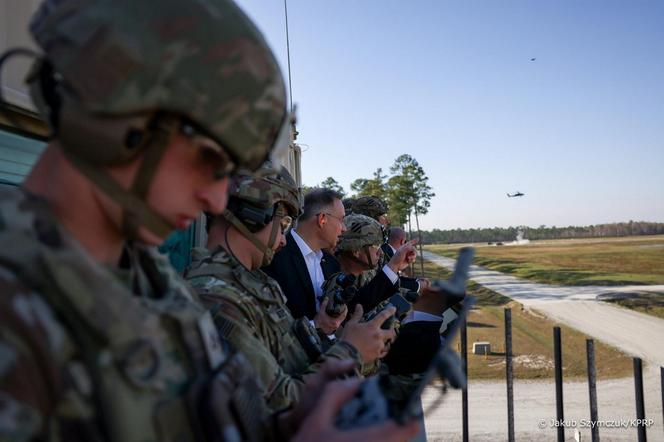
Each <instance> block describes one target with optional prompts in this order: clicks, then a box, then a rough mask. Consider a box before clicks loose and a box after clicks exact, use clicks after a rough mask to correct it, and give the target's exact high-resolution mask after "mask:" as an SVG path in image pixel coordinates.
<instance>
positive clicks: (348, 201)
mask: <svg viewBox="0 0 664 442" xmlns="http://www.w3.org/2000/svg"><path fill="white" fill-rule="evenodd" d="M355 200H356V199H355V198H351V197H348V198H344V199H343V200H342V201H341V202H342V203H343V205H344V210H345V211H346V213H348V214H350V213H352V211H353V204H355Z"/></svg>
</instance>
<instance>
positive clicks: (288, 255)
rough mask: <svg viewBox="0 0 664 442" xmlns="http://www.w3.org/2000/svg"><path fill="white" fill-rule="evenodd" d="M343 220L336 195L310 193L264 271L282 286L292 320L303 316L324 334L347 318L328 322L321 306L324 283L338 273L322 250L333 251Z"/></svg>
mask: <svg viewBox="0 0 664 442" xmlns="http://www.w3.org/2000/svg"><path fill="white" fill-rule="evenodd" d="M344 216H345V210H344V206H343V203H342V202H341V195H340V194H339V193H337V192H335V191H333V190H331V189H324V188H323V189H314V190H312V191H311V192H309V193H308V194H307V195H306V196H305V197H304V211H303V213H302V215H301V216H300V218H299V219H298V221H297V227H296V228H295V229H293V230H291V231H290V232H288V234H287V235H286V245H285V246H284V247H283V248H282V249H281V250H280V251H279V252H277V253H276V254H275V256H274V259H273V260H272V263H271V264H270V265H269V266H267V267H265V268H264V269H263V270H264V271H265V272H266V273H267V274H268V275H270V276H271V277H272V278H274V279H276V280H277V282H278V283H279V285H280V286H281V289H282V290H283V292H284V294H285V295H286V297H287V298H288V301H287V305H288V308H290V310H291V313H292V314H293V317H294V318H301V317H303V316H306V317H308V318H309V319H312V320H313V321H314V323H315V325H316V327H318V328H321V329H323V330H328V329H331V328H332V329H336V327H333V326H334V325H337V326H338V323H340V322H341V321H343V319H344V318H345V316H346V315H345V313H344V314H343V315H342V316H341V317H340V318H341V319H339V318H330V317H329V316H327V315H325V314H324V308H321V305H320V297H321V295H322V285H323V282H325V279H326V277H329V276H330V275H332V274H333V273H336V272H337V271H338V270H339V264H338V263H337V261H336V259H335V258H334V257H333V256H332V255H330V254H329V253H327V252H325V251H324V250H332V249H334V247H335V246H336V244H337V241H338V237H339V235H341V234H342V233H343V232H345V231H346V227H345V226H344V223H343V218H344ZM319 310H320V311H321V313H320V314H318V312H319Z"/></svg>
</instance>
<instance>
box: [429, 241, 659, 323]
mask: <svg viewBox="0 0 664 442" xmlns="http://www.w3.org/2000/svg"><path fill="white" fill-rule="evenodd" d="M474 246H475V264H478V265H481V266H483V267H486V268H489V269H491V270H497V271H499V272H503V273H508V274H512V275H514V276H517V277H519V278H524V279H529V280H532V281H536V282H541V283H545V284H558V285H604V286H619V285H646V284H664V235H656V236H636V237H624V238H603V239H577V240H556V241H534V242H531V243H529V244H525V245H519V246H511V245H505V246H502V247H500V246H488V245H486V244H479V245H478V244H475V245H474ZM460 247H461V245H459V244H450V245H429V246H425V249H426V250H429V251H431V252H434V253H438V254H440V255H443V256H448V257H452V258H453V257H455V256H456V253H457V252H456V251H457V250H458V249H459V248H460ZM628 295H629V296H627V297H626V298H624V299H613V300H609V302H614V303H616V304H619V305H623V306H625V307H628V308H632V309H635V310H638V311H642V312H645V313H648V314H651V315H654V316H658V317H662V318H664V294H640V293H632V294H628Z"/></svg>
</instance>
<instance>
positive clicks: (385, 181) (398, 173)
mask: <svg viewBox="0 0 664 442" xmlns="http://www.w3.org/2000/svg"><path fill="white" fill-rule="evenodd" d="M428 182H429V177H427V175H426V173H425V172H424V168H423V167H422V166H421V165H420V164H419V162H418V161H417V160H416V159H415V158H413V157H412V156H410V155H408V154H403V155H400V156H399V157H397V158H396V159H395V160H394V163H393V164H392V166H391V167H390V170H389V174H387V173H384V172H383V169H382V168H378V169H376V170H375V171H374V173H373V175H372V176H371V177H370V178H358V179H356V180H354V181H353V182H352V183H351V184H350V190H351V191H352V192H353V193H352V194H351V195H349V194H348V192H346V191H345V189H344V188H343V186H341V185H340V184H339V182H338V181H337V180H335V179H334V178H333V177H327V178H326V179H324V180H323V181H322V182H321V183H320V184H318V185H316V186H314V187H327V188H330V189H334V190H336V191H337V192H339V193H340V194H342V195H343V196H344V197H346V196H351V197H353V198H356V197H360V196H376V197H378V198H380V199H382V200H383V201H385V202H386V203H387V205H388V207H389V212H388V214H387V216H388V218H389V219H390V223H391V225H393V226H406V225H407V226H408V227H409V229H408V230H410V226H411V222H412V221H413V219H414V221H415V226H414V227H415V229H417V230H419V219H420V216H421V215H426V214H427V213H428V212H429V207H430V206H431V198H433V197H434V196H436V194H435V193H433V190H432V189H431V186H429V184H428ZM311 188H312V187H308V186H303V191H304V193H305V194H306V193H307V192H308V191H309V190H310V189H311Z"/></svg>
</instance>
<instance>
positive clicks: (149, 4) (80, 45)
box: [28, 0, 290, 169]
mask: <svg viewBox="0 0 664 442" xmlns="http://www.w3.org/2000/svg"><path fill="white" fill-rule="evenodd" d="M30 30H31V32H32V35H33V36H34V38H35V40H36V41H37V43H38V45H39V46H41V48H42V50H43V51H44V53H45V59H46V60H47V63H49V64H50V65H51V66H52V68H53V70H54V72H55V73H56V74H57V78H58V79H59V81H60V82H61V83H62V84H61V86H60V87H59V88H58V90H57V93H58V94H59V95H60V96H61V97H60V99H61V102H62V105H63V110H67V107H68V106H69V107H75V108H77V114H79V115H78V116H80V115H81V114H82V115H90V116H94V117H98V118H101V119H102V120H103V119H112V118H117V117H132V116H136V115H140V114H151V113H154V112H157V111H161V112H167V113H170V114H174V115H178V116H181V117H185V118H186V119H188V120H189V121H191V122H192V123H194V124H195V125H196V126H197V127H198V128H200V129H202V131H203V132H204V133H205V134H206V136H209V137H210V138H212V139H213V140H214V141H216V142H217V143H218V144H219V145H221V146H223V147H224V148H225V150H227V151H228V153H229V154H230V155H231V157H232V158H233V160H234V161H235V163H236V164H238V165H239V166H242V167H249V168H252V169H255V168H257V167H258V166H260V164H262V163H263V161H264V160H265V159H266V157H267V156H268V154H269V153H270V151H271V149H272V148H273V147H274V146H275V144H277V142H278V141H279V143H280V144H281V145H282V148H286V147H287V144H288V140H289V130H290V129H289V124H288V121H287V120H288V118H287V112H286V94H285V86H284V81H283V78H282V75H281V71H280V68H279V66H278V65H277V62H276V60H275V58H274V55H273V54H272V52H271V50H270V48H269V47H268V45H267V43H266V42H265V40H264V38H263V36H262V35H261V33H260V32H259V31H258V30H257V28H256V27H255V26H254V24H253V23H252V22H251V21H250V19H249V18H248V17H247V16H246V15H245V14H244V12H243V11H242V10H241V9H240V8H239V7H238V6H237V5H236V4H235V3H233V2H232V1H231V0H206V1H204V2H203V1H197V0H185V1H183V0H159V1H135V0H46V1H45V2H44V3H43V4H42V5H41V7H40V8H39V9H38V11H37V12H36V13H35V15H34V16H33V18H32V22H31V24H30ZM41 63H42V64H43V62H41ZM38 64H40V62H38ZM28 80H29V81H31V83H32V85H33V86H34V87H33V88H32V92H33V97H34V98H35V102H36V104H37V105H38V107H40V109H41V110H42V112H47V113H48V110H45V109H43V106H40V104H43V99H42V97H40V96H39V95H40V93H42V95H43V90H41V89H40V84H39V83H41V81H39V80H40V78H38V76H37V75H36V74H35V69H33V74H32V75H31V77H30V78H29V79H28ZM35 95H37V96H36V97H35ZM65 114H66V113H63V115H61V116H60V118H63V116H64V115H65ZM74 118H76V117H74ZM50 119H51V118H50V116H49V120H50ZM75 129H80V127H78V126H76V127H75ZM121 136H122V137H124V136H126V134H125V133H122V134H121ZM93 146H96V144H93ZM64 147H65V148H66V147H67V146H64ZM84 149H87V150H94V149H90V142H89V140H88V143H87V144H86V145H85V148H84Z"/></svg>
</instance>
